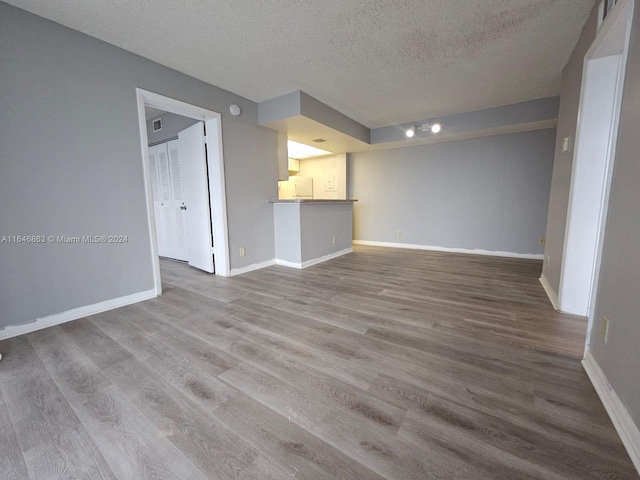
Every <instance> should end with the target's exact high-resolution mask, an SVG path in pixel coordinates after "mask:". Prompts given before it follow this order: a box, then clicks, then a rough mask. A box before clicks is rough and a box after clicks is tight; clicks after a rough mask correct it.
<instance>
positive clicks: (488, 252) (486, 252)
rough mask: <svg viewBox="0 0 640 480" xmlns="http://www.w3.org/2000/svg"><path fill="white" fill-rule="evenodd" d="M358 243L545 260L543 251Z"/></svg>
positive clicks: (357, 241) (363, 241)
mask: <svg viewBox="0 0 640 480" xmlns="http://www.w3.org/2000/svg"><path fill="white" fill-rule="evenodd" d="M353 243H355V244H356V245H371V246H374V247H389V248H407V249H411V250H432V251H435V252H449V253H467V254H471V255H489V256H492V257H508V258H527V259H530V260H543V259H544V254H542V253H539V254H538V253H515V252H500V251H494V250H475V249H469V248H449V247H434V246H431V245H417V244H412V243H392V242H373V241H369V240H354V241H353Z"/></svg>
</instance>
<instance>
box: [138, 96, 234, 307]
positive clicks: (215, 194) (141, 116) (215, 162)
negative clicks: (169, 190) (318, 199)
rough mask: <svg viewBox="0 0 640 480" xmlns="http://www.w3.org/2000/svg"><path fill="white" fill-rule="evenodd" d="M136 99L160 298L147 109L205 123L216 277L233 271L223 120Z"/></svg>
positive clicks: (177, 104) (179, 105)
mask: <svg viewBox="0 0 640 480" xmlns="http://www.w3.org/2000/svg"><path fill="white" fill-rule="evenodd" d="M136 98H137V103H138V123H139V127H140V142H141V143H140V148H141V151H140V153H141V157H142V171H143V175H144V185H145V197H146V203H147V222H148V226H149V239H150V242H151V265H152V268H153V278H154V289H155V292H156V294H157V295H160V294H161V293H162V282H161V279H160V258H159V256H158V241H157V237H156V235H157V234H156V222H155V217H154V214H153V190H152V188H151V168H150V165H149V153H148V145H149V139H148V137H147V119H146V116H145V106H149V107H153V108H157V109H160V110H164V111H166V112H170V113H175V114H177V115H182V116H183V117H189V118H195V119H197V120H201V121H203V122H204V123H205V125H206V129H207V146H208V148H207V155H208V163H209V186H210V201H211V215H212V217H213V218H212V225H213V240H214V245H215V247H214V249H213V251H212V254H214V255H215V257H214V262H215V267H216V275H221V276H223V277H228V276H229V275H230V270H231V268H230V264H229V233H228V227H227V196H226V191H225V177H224V157H223V151H222V116H221V115H220V114H219V113H217V112H214V111H212V110H207V109H204V108H201V107H198V106H196V105H191V104H189V103H185V102H181V101H179V100H175V99H173V98H169V97H165V96H163V95H159V94H157V93H153V92H149V91H147V90H143V89H141V88H136Z"/></svg>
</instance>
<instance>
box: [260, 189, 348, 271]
mask: <svg viewBox="0 0 640 480" xmlns="http://www.w3.org/2000/svg"><path fill="white" fill-rule="evenodd" d="M356 201H357V200H354V199H349V200H312V199H303V198H297V199H293V200H278V201H275V202H272V203H273V218H274V229H275V243H276V245H275V247H276V263H277V264H278V265H284V266H287V267H293V268H305V267H309V266H311V265H315V264H316V263H320V262H324V261H326V260H329V259H331V258H335V257H337V256H340V255H344V254H346V253H349V252H352V251H353V247H352V241H353V203H354V202H356Z"/></svg>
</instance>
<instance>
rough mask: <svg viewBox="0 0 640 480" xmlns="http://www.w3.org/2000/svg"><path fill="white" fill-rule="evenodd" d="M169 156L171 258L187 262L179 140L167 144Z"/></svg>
mask: <svg viewBox="0 0 640 480" xmlns="http://www.w3.org/2000/svg"><path fill="white" fill-rule="evenodd" d="M167 152H168V155H169V174H170V177H171V197H172V199H171V200H172V201H171V210H172V211H173V215H172V220H173V231H174V236H175V240H174V242H175V243H174V249H173V255H171V258H175V259H177V260H183V261H186V260H188V259H189V255H188V251H187V222H186V214H187V212H186V209H187V207H186V205H185V202H184V198H183V193H182V171H181V165H180V153H179V147H178V140H172V141H170V142H167Z"/></svg>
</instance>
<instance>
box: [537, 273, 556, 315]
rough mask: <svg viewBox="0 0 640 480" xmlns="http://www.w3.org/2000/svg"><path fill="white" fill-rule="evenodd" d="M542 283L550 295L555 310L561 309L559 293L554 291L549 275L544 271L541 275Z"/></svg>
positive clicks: (548, 295)
mask: <svg viewBox="0 0 640 480" xmlns="http://www.w3.org/2000/svg"><path fill="white" fill-rule="evenodd" d="M540 283H541V284H542V288H544V291H545V293H546V294H547V297H549V301H550V302H551V305H553V308H554V310H558V311H559V310H560V309H559V308H558V295H557V294H556V292H554V291H553V288H551V285H550V284H549V281H548V280H547V277H545V276H544V273H543V274H542V275H540Z"/></svg>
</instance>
